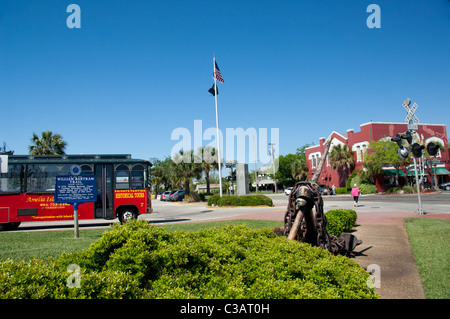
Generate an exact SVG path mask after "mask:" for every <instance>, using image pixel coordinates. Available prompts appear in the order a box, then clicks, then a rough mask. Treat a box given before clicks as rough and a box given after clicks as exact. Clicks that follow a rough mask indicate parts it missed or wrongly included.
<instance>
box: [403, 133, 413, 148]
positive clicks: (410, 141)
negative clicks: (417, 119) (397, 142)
mask: <svg viewBox="0 0 450 319" xmlns="http://www.w3.org/2000/svg"><path fill="white" fill-rule="evenodd" d="M402 138H404V139H406V140H407V141H408V143H409V145H411V144H412V135H411V132H410V131H406V133H405V134H404V135H403V136H402Z"/></svg>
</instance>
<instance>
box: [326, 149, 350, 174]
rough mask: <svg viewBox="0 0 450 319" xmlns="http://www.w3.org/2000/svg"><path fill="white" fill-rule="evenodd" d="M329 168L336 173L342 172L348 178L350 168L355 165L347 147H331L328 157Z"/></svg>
mask: <svg viewBox="0 0 450 319" xmlns="http://www.w3.org/2000/svg"><path fill="white" fill-rule="evenodd" d="M329 161H330V165H331V167H332V168H333V169H334V170H336V171H338V172H343V173H344V174H345V176H346V178H348V174H349V173H350V170H351V168H352V167H353V165H355V160H354V158H353V153H352V152H350V151H349V150H348V146H347V145H346V144H344V146H342V145H340V144H338V145H335V146H334V147H333V149H332V150H331V152H330V157H329Z"/></svg>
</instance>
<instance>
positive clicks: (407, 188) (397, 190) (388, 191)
mask: <svg viewBox="0 0 450 319" xmlns="http://www.w3.org/2000/svg"><path fill="white" fill-rule="evenodd" d="M413 192H414V191H413V188H412V187H411V186H403V187H391V188H388V189H386V190H385V191H384V193H385V194H394V193H399V194H401V193H406V194H412V193H413Z"/></svg>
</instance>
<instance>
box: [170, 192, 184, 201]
mask: <svg viewBox="0 0 450 319" xmlns="http://www.w3.org/2000/svg"><path fill="white" fill-rule="evenodd" d="M184 195H185V192H184V191H176V192H175V193H173V194H172V195H170V197H169V200H170V201H172V202H178V201H182V200H183V199H184Z"/></svg>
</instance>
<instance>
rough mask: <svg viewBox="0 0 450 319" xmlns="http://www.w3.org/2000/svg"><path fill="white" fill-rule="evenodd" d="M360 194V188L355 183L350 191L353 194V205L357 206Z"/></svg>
mask: <svg viewBox="0 0 450 319" xmlns="http://www.w3.org/2000/svg"><path fill="white" fill-rule="evenodd" d="M359 194H360V191H359V188H358V186H356V184H355V185H354V186H353V188H352V192H351V193H350V195H352V196H353V200H354V203H353V206H355V207H356V206H358V199H359Z"/></svg>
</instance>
